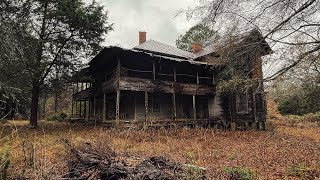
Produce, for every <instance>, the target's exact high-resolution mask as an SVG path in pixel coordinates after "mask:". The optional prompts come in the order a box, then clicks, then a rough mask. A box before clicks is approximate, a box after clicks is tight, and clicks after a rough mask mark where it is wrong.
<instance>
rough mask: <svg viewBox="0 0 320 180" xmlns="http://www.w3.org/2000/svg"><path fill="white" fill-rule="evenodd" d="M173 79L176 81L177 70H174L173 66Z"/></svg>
mask: <svg viewBox="0 0 320 180" xmlns="http://www.w3.org/2000/svg"><path fill="white" fill-rule="evenodd" d="M173 81H174V82H177V72H176V67H175V66H174V67H173Z"/></svg>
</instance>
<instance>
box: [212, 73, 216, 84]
mask: <svg viewBox="0 0 320 180" xmlns="http://www.w3.org/2000/svg"><path fill="white" fill-rule="evenodd" d="M215 84H216V79H215V78H214V72H213V71H212V85H215Z"/></svg>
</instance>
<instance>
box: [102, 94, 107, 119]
mask: <svg viewBox="0 0 320 180" xmlns="http://www.w3.org/2000/svg"><path fill="white" fill-rule="evenodd" d="M106 98H107V95H106V93H103V113H102V114H103V117H102V118H103V121H105V120H106V119H107V113H106V111H107V106H106Z"/></svg>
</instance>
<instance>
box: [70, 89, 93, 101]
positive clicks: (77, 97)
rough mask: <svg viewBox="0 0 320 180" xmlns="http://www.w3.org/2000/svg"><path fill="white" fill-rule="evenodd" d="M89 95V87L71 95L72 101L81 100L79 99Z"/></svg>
mask: <svg viewBox="0 0 320 180" xmlns="http://www.w3.org/2000/svg"><path fill="white" fill-rule="evenodd" d="M90 95H91V92H90V89H85V90H83V91H79V92H76V93H75V94H73V95H72V98H73V100H74V101H77V100H81V99H88V98H89V97H90Z"/></svg>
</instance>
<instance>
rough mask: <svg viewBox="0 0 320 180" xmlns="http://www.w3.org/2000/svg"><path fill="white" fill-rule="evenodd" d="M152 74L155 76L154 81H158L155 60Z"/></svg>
mask: <svg viewBox="0 0 320 180" xmlns="http://www.w3.org/2000/svg"><path fill="white" fill-rule="evenodd" d="M152 74H153V80H156V64H155V62H154V60H153V61H152Z"/></svg>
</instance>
